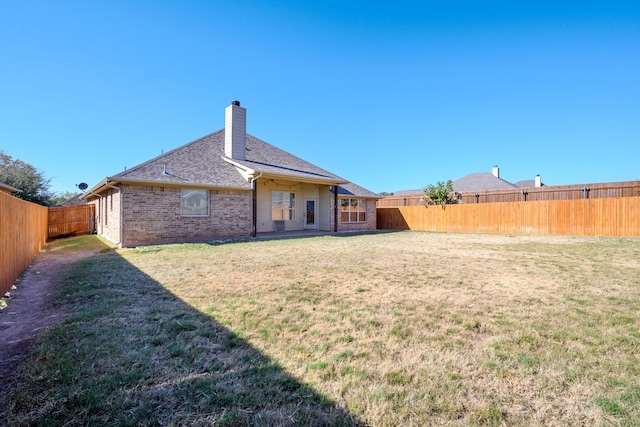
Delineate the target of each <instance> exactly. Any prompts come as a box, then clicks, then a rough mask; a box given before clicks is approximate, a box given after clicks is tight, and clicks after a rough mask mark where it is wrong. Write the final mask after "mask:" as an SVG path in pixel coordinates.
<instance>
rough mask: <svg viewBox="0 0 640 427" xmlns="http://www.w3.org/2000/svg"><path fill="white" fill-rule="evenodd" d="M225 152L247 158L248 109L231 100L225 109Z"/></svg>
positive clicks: (240, 158) (233, 157)
mask: <svg viewBox="0 0 640 427" xmlns="http://www.w3.org/2000/svg"><path fill="white" fill-rule="evenodd" d="M224 119H225V120H224V154H225V156H227V157H230V158H232V159H236V160H246V158H247V109H246V108H243V107H241V106H240V101H231V105H229V106H228V107H227V108H226V109H225V110H224Z"/></svg>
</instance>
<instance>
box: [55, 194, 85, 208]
mask: <svg viewBox="0 0 640 427" xmlns="http://www.w3.org/2000/svg"><path fill="white" fill-rule="evenodd" d="M80 197H82V193H80V194H76V195H75V196H73V197H70V198H68V199H67V200H65V201H64V202H60V203H58V204H57V205H56V206H78V205H84V204H85V203H86V202H85V201H84V200H82V199H81V198H80Z"/></svg>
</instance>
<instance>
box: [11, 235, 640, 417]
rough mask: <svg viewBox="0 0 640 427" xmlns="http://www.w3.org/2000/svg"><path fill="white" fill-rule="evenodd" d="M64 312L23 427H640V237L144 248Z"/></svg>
mask: <svg viewBox="0 0 640 427" xmlns="http://www.w3.org/2000/svg"><path fill="white" fill-rule="evenodd" d="M53 304H56V305H57V306H59V307H64V309H65V310H69V311H70V312H72V313H73V315H72V316H71V317H70V318H69V319H68V320H67V321H66V322H65V323H64V324H62V325H60V326H57V327H55V328H54V329H52V330H51V331H50V332H48V333H46V334H45V335H44V336H43V337H42V338H41V339H40V340H39V341H38V343H37V344H36V346H35V349H34V352H33V355H32V357H31V359H30V360H29V362H28V363H27V364H26V366H25V367H24V370H23V371H22V372H21V376H22V383H21V385H20V387H19V389H18V391H17V392H16V393H15V394H14V395H13V396H12V398H11V401H10V402H9V403H8V407H9V408H10V409H9V416H10V418H8V419H9V420H11V422H13V423H14V424H16V425H62V424H64V425H69V426H73V425H91V424H93V425H95V424H108V425H209V424H214V425H268V426H271V425H293V424H297V425H372V426H397V425H415V426H419V425H420V426H421V425H444V424H446V425H523V426H524V425H527V426H530V425H540V426H542V425H624V426H630V425H640V424H639V422H638V420H640V239H624V238H593V237H557V236H507V235H480V234H445V233H425V232H399V233H386V234H364V235H340V236H326V237H314V238H304V239H286V240H272V241H255V242H242V243H227V244H218V245H213V244H211V245H209V244H180V245H165V246H152V247H141V248H138V249H130V250H118V251H112V252H109V253H103V254H99V255H96V256H94V257H92V258H90V259H88V260H84V261H81V262H79V263H77V264H75V265H74V266H73V269H72V271H71V273H70V274H69V275H68V276H67V277H66V279H65V280H64V283H62V285H61V296H60V297H59V298H58V299H57V300H56V301H54V302H53ZM11 422H10V424H11Z"/></svg>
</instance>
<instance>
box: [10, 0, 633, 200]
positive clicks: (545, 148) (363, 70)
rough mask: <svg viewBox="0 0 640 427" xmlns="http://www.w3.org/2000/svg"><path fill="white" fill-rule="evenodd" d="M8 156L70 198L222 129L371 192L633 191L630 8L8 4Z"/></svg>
mask: <svg viewBox="0 0 640 427" xmlns="http://www.w3.org/2000/svg"><path fill="white" fill-rule="evenodd" d="M0 40H2V43H0V58H1V62H0V64H1V65H0V120H1V123H0V150H3V151H4V152H5V153H7V154H9V155H11V156H13V157H14V158H19V159H21V160H24V161H26V162H28V163H31V164H32V165H34V166H35V167H36V168H38V169H39V170H41V171H42V172H44V174H45V175H46V176H47V177H48V178H50V179H51V189H52V190H53V191H56V192H65V191H72V192H73V191H77V189H76V187H75V185H76V184H78V183H80V182H86V183H88V184H89V185H90V186H92V185H94V184H96V183H97V182H98V181H100V180H101V179H102V178H104V177H106V176H111V175H115V174H116V173H118V172H120V171H122V170H123V169H124V168H125V166H126V167H132V166H135V165H137V164H139V163H141V162H144V161H146V160H148V159H150V158H153V157H155V156H157V155H159V154H160V153H161V152H162V151H163V150H164V151H168V150H170V149H173V148H176V147H178V146H180V145H183V144H185V143H187V142H190V141H192V140H194V139H196V138H199V137H201V136H203V135H206V134H208V133H211V132H213V131H216V130H218V129H220V128H222V127H223V126H224V109H225V107H226V106H227V105H229V103H230V102H231V100H234V99H237V100H239V101H240V102H241V104H242V106H244V107H246V108H247V130H248V132H249V133H251V134H252V135H254V136H256V137H258V138H260V139H263V140H265V141H267V142H269V143H271V144H274V145H276V146H278V147H280V148H282V149H285V150H287V151H289V152H291V153H293V154H295V155H297V156H299V157H302V158H303V159H305V160H308V161H310V162H312V163H315V164H317V165H318V166H321V167H323V168H325V169H328V170H330V171H332V172H334V173H336V174H338V175H340V176H342V177H344V178H347V179H349V180H352V181H354V182H356V183H358V184H360V185H362V186H364V187H366V188H368V189H370V190H372V191H374V192H382V191H388V192H392V191H396V190H401V189H415V188H421V187H425V186H426V185H428V184H435V183H436V182H437V181H446V180H448V179H452V180H455V179H457V178H460V177H462V176H464V175H466V174H468V173H472V172H483V171H484V172H491V167H492V166H493V165H494V164H497V165H499V166H500V171H501V177H502V178H504V179H506V180H508V181H511V182H515V181H519V180H523V179H533V178H534V176H535V175H536V174H540V175H541V177H542V181H543V182H544V183H545V184H547V185H563V184H581V183H595V182H609V181H630V180H637V179H640V166H638V163H639V159H640V2H626V3H625V2H616V1H602V2H588V1H583V2H563V1H553V2H546V1H536V2H514V1H508V2H506V1H505V2H492V1H482V2H464V1H447V2H441V1H438V2H430V1H403V0H400V1H398V0H396V1H393V2H391V1H389V2H380V1H346V0H345V1H317V2H299V1H288V0H282V1H277V0H270V1H252V0H236V1H233V2H229V1H224V2H223V1H181V2H178V1H135V0H133V1H117V0H115V1H59V2H53V1H33V0H20V1H13V2H10V1H2V2H0Z"/></svg>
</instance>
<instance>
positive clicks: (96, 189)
mask: <svg viewBox="0 0 640 427" xmlns="http://www.w3.org/2000/svg"><path fill="white" fill-rule="evenodd" d="M118 184H128V185H146V186H153V187H172V188H177V187H183V188H184V187H189V188H202V189H212V190H213V189H220V190H232V191H251V188H250V187H249V186H247V187H240V186H230V185H228V186H224V185H214V184H211V183H205V182H184V181H153V180H144V179H121V178H117V177H107V178H105V179H103V180H102V181H100V182H99V183H98V184H96V185H94V186H93V187H92V188H91V189H90V190H87V192H86V193H85V194H83V195H82V196H80V198H81V199H82V200H88V199H89V198H90V196H92V195H93V196H95V195H96V194H99V193H101V192H102V191H104V190H105V189H106V188H108V187H109V186H111V185H118Z"/></svg>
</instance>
